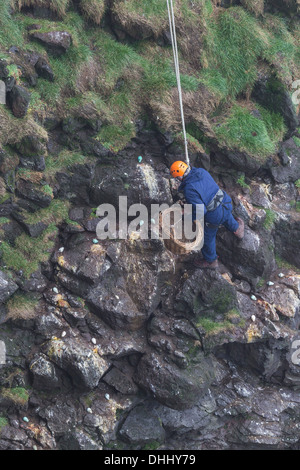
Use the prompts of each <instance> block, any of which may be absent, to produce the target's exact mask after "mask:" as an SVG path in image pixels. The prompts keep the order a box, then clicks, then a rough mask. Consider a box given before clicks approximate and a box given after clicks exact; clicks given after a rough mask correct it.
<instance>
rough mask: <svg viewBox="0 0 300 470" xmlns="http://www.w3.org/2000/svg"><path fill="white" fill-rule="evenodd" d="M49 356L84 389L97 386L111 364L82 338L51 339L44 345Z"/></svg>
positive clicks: (76, 384)
mask: <svg viewBox="0 0 300 470" xmlns="http://www.w3.org/2000/svg"><path fill="white" fill-rule="evenodd" d="M44 353H45V354H46V355H47V356H48V358H49V359H50V360H51V361H52V362H53V363H54V364H56V365H57V366H58V367H60V368H61V369H63V370H64V371H65V372H66V373H67V374H68V375H69V376H70V377H71V379H72V381H73V384H74V385H75V386H76V387H79V388H80V389H84V390H92V389H93V388H95V387H96V386H97V385H98V383H99V380H100V379H101V377H102V376H103V375H104V373H105V372H107V371H108V369H109V367H110V364H109V363H108V362H107V361H106V360H105V359H103V358H102V357H100V356H99V355H98V352H97V351H94V350H93V348H92V347H91V346H90V345H88V344H85V343H84V341H82V339H81V340H80V339H76V338H67V339H57V338H56V339H51V340H50V341H49V342H48V343H47V344H45V347H44Z"/></svg>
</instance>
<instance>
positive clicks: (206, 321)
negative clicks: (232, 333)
mask: <svg viewBox="0 0 300 470" xmlns="http://www.w3.org/2000/svg"><path fill="white" fill-rule="evenodd" d="M197 327H198V328H199V327H201V328H203V329H204V330H205V331H206V333H207V334H217V333H219V332H221V331H224V330H227V329H232V328H233V325H232V323H230V322H229V321H225V322H216V321H213V320H212V319H211V318H206V317H201V318H198V321H197Z"/></svg>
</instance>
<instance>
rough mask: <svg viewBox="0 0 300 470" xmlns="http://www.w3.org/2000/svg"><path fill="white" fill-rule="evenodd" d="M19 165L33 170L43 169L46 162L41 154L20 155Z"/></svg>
mask: <svg viewBox="0 0 300 470" xmlns="http://www.w3.org/2000/svg"><path fill="white" fill-rule="evenodd" d="M20 166H21V167H23V168H28V169H29V170H33V171H44V170H45V167H46V164H45V158H44V156H43V155H41V156H38V155H37V156H29V157H28V156H24V157H23V156H21V157H20Z"/></svg>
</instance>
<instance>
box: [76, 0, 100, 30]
mask: <svg viewBox="0 0 300 470" xmlns="http://www.w3.org/2000/svg"><path fill="white" fill-rule="evenodd" d="M80 8H81V10H82V12H83V13H84V15H85V16H86V18H87V19H89V20H91V21H92V22H94V23H96V24H97V25H100V23H101V20H102V18H103V15H104V13H105V9H106V5H105V2H104V0H80Z"/></svg>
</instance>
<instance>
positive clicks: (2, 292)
mask: <svg viewBox="0 0 300 470" xmlns="http://www.w3.org/2000/svg"><path fill="white" fill-rule="evenodd" d="M17 290H18V286H17V284H16V283H15V282H14V281H13V280H12V279H10V278H9V277H8V275H7V274H5V273H4V272H3V271H0V303H4V302H6V300H7V299H9V297H11V296H12V295H13V294H14V293H15V292H16V291H17Z"/></svg>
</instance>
